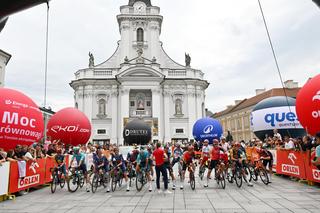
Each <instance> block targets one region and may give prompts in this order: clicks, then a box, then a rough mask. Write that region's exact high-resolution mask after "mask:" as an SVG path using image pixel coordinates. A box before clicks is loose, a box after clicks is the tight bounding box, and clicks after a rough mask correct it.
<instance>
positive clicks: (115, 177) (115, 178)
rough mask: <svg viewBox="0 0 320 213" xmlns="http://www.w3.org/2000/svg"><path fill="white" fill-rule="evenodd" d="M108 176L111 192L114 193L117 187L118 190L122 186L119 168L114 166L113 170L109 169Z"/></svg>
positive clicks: (121, 174) (121, 175)
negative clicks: (109, 177)
mask: <svg viewBox="0 0 320 213" xmlns="http://www.w3.org/2000/svg"><path fill="white" fill-rule="evenodd" d="M110 176H111V190H112V191H113V192H114V191H115V190H116V188H117V185H118V186H119V188H120V187H121V186H122V179H123V173H122V170H121V169H120V167H119V166H116V167H114V168H113V169H111V172H110Z"/></svg>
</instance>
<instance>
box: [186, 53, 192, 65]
mask: <svg viewBox="0 0 320 213" xmlns="http://www.w3.org/2000/svg"><path fill="white" fill-rule="evenodd" d="M185 60H186V66H187V67H190V64H191V57H190V55H189V54H187V53H185Z"/></svg>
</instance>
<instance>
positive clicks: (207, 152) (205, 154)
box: [202, 146, 210, 157]
mask: <svg viewBox="0 0 320 213" xmlns="http://www.w3.org/2000/svg"><path fill="white" fill-rule="evenodd" d="M202 154H203V157H210V147H209V146H203V147H202Z"/></svg>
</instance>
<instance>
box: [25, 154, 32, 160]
mask: <svg viewBox="0 0 320 213" xmlns="http://www.w3.org/2000/svg"><path fill="white" fill-rule="evenodd" d="M24 156H25V157H26V158H28V159H30V160H31V159H33V156H32V155H31V153H30V152H27V153H26V154H25V155H24Z"/></svg>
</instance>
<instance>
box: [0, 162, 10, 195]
mask: <svg viewBox="0 0 320 213" xmlns="http://www.w3.org/2000/svg"><path fill="white" fill-rule="evenodd" d="M9 169H10V163H9V162H5V163H2V164H1V166H0V196H1V195H6V194H8V188H9Z"/></svg>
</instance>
